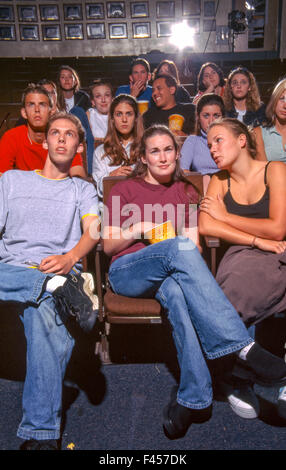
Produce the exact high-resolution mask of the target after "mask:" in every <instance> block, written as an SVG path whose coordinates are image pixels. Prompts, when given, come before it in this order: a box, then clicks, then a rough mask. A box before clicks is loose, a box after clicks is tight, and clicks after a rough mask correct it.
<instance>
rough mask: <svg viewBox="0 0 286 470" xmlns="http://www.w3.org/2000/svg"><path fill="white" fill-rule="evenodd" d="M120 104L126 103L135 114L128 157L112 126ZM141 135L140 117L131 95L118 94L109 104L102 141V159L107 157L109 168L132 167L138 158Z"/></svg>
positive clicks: (135, 102) (141, 124)
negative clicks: (105, 130) (126, 165)
mask: <svg viewBox="0 0 286 470" xmlns="http://www.w3.org/2000/svg"><path fill="white" fill-rule="evenodd" d="M120 103H127V104H129V105H130V106H131V108H132V109H133V111H134V113H135V121H134V126H133V131H132V137H133V141H132V143H131V149H130V156H129V158H128V155H127V154H126V151H125V149H124V148H123V146H122V145H121V142H120V138H119V134H118V131H117V129H116V127H115V124H114V119H113V116H114V113H115V109H116V107H117V106H118V105H119V104H120ZM142 135H143V123H142V117H141V115H140V113H139V110H138V105H137V101H136V99H135V98H133V96H131V95H125V94H120V95H118V96H116V97H115V98H114V100H113V101H112V103H111V106H110V110H109V115H108V129H107V134H106V137H105V139H104V144H103V148H104V155H103V157H102V158H105V157H108V158H109V160H110V166H113V165H114V166H116V165H122V164H124V163H127V164H128V165H129V164H130V165H132V164H133V163H135V162H136V161H137V160H138V157H139V144H140V140H141V138H142Z"/></svg>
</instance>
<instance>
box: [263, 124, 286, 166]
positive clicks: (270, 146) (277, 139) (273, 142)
mask: <svg viewBox="0 0 286 470" xmlns="http://www.w3.org/2000/svg"><path fill="white" fill-rule="evenodd" d="M261 132H262V138H263V142H264V149H265V153H266V157H267V160H275V161H279V162H284V163H286V145H285V148H283V141H282V135H281V134H279V132H278V131H277V130H276V128H275V126H273V127H261Z"/></svg>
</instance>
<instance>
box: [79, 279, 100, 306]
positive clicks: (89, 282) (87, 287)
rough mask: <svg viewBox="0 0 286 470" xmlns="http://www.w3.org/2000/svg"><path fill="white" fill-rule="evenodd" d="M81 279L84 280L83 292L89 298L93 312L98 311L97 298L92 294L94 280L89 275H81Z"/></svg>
mask: <svg viewBox="0 0 286 470" xmlns="http://www.w3.org/2000/svg"><path fill="white" fill-rule="evenodd" d="M81 277H82V278H83V279H84V283H83V286H82V288H83V290H84V293H85V294H86V295H87V296H88V297H89V298H90V300H91V302H92V306H93V310H98V297H97V295H95V294H94V293H93V291H94V280H93V276H92V274H90V273H82V274H81Z"/></svg>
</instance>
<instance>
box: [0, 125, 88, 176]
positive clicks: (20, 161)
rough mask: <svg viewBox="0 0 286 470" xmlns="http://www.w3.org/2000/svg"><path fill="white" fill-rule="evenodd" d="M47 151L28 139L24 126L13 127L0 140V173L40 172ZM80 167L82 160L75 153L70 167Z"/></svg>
mask: <svg viewBox="0 0 286 470" xmlns="http://www.w3.org/2000/svg"><path fill="white" fill-rule="evenodd" d="M47 155H48V151H47V150H45V149H44V148H43V146H42V144H38V143H36V142H33V141H32V140H30V139H29V137H28V129H27V126H26V125H23V126H18V127H14V128H13V129H9V130H8V131H6V132H5V134H4V135H3V137H2V138H1V140H0V173H4V172H5V171H7V170H13V169H18V170H27V171H29V170H42V169H43V168H44V165H45V162H46V158H47ZM77 165H80V166H82V158H81V155H80V154H79V153H77V154H76V155H75V157H74V159H73V161H72V165H71V166H77Z"/></svg>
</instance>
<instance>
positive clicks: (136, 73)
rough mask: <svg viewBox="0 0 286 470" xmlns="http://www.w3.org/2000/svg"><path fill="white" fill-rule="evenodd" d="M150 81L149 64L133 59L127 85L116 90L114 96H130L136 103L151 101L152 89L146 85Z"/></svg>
mask: <svg viewBox="0 0 286 470" xmlns="http://www.w3.org/2000/svg"><path fill="white" fill-rule="evenodd" d="M150 79H151V70H150V64H149V62H148V61H147V60H146V59H142V58H140V57H139V58H137V59H135V60H134V61H133V62H132V64H131V67H130V73H129V85H122V86H120V87H119V88H117V90H116V93H115V96H117V95H120V94H121V93H124V94H127V95H132V96H134V98H136V99H137V101H149V103H150V101H151V99H152V87H151V86H150V85H148V81H149V80H150Z"/></svg>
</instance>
